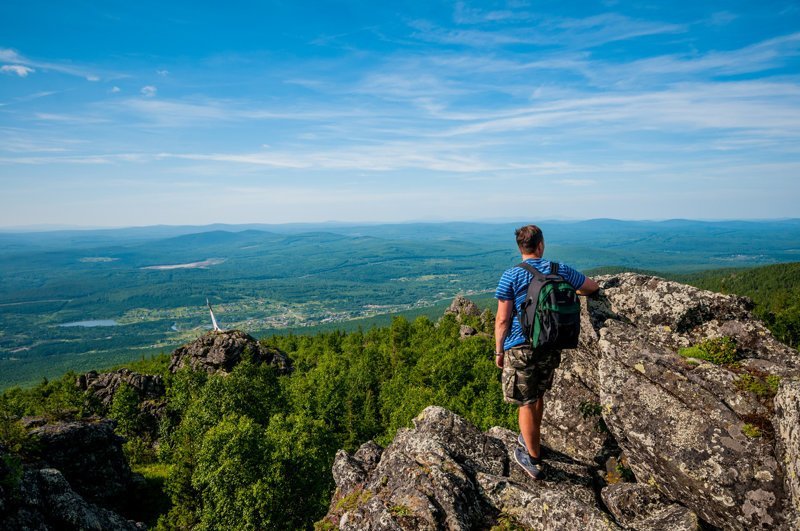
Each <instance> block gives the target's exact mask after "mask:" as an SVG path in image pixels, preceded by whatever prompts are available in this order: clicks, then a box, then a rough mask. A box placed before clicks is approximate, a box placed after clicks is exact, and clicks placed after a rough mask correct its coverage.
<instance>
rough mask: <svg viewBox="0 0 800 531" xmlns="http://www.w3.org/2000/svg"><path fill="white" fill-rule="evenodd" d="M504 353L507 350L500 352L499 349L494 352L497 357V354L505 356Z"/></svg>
mask: <svg viewBox="0 0 800 531" xmlns="http://www.w3.org/2000/svg"><path fill="white" fill-rule="evenodd" d="M504 354H505V352H504V351H502V350H501V351H500V352H497V351H495V353H494V355H495V357H497V356H503V355H504Z"/></svg>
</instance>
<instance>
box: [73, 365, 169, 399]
mask: <svg viewBox="0 0 800 531" xmlns="http://www.w3.org/2000/svg"><path fill="white" fill-rule="evenodd" d="M123 384H125V385H128V386H130V387H131V388H132V389H133V390H134V391H136V394H138V395H139V400H140V401H144V400H157V399H159V398H161V397H163V396H164V392H165V390H164V380H163V378H161V376H158V375H152V374H139V373H138V372H134V371H131V370H130V369H118V370H116V371H112V372H104V373H98V372H97V371H89V372H87V373H86V374H82V375H80V376H79V377H78V379H77V381H76V385H77V386H78V388H79V389H82V390H83V391H88V392H90V393H91V394H93V395H94V396H95V397H96V398H97V399H98V400H99V402H100V404H102V405H103V406H104V407H106V408H108V407H110V406H111V403H112V402H113V401H114V394H115V393H116V392H117V389H119V387H120V386H121V385H123Z"/></svg>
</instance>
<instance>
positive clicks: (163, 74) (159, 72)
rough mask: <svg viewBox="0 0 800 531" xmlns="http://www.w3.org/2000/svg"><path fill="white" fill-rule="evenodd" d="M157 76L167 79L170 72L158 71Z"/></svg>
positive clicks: (165, 70)
mask: <svg viewBox="0 0 800 531" xmlns="http://www.w3.org/2000/svg"><path fill="white" fill-rule="evenodd" d="M156 74H158V75H159V76H161V77H167V76H168V75H169V70H167V69H163V70H156Z"/></svg>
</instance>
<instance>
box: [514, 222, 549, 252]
mask: <svg viewBox="0 0 800 531" xmlns="http://www.w3.org/2000/svg"><path fill="white" fill-rule="evenodd" d="M514 234H515V235H516V236H517V247H519V250H520V251H522V252H523V253H525V254H533V253H535V252H536V248H537V247H539V244H540V243H542V241H544V235H543V234H542V229H540V228H539V227H537V226H536V225H525V226H524V227H520V228H518V229H517V230H515V231H514Z"/></svg>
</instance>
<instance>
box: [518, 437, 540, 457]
mask: <svg viewBox="0 0 800 531" xmlns="http://www.w3.org/2000/svg"><path fill="white" fill-rule="evenodd" d="M517 443H519V445H520V446H522V447H523V448H526V449H527V448H528V445H527V444H525V437H523V436H522V434H521V433H520V434H519V437H517ZM544 454H545V449H544V446H539V459H542V458H544Z"/></svg>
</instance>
